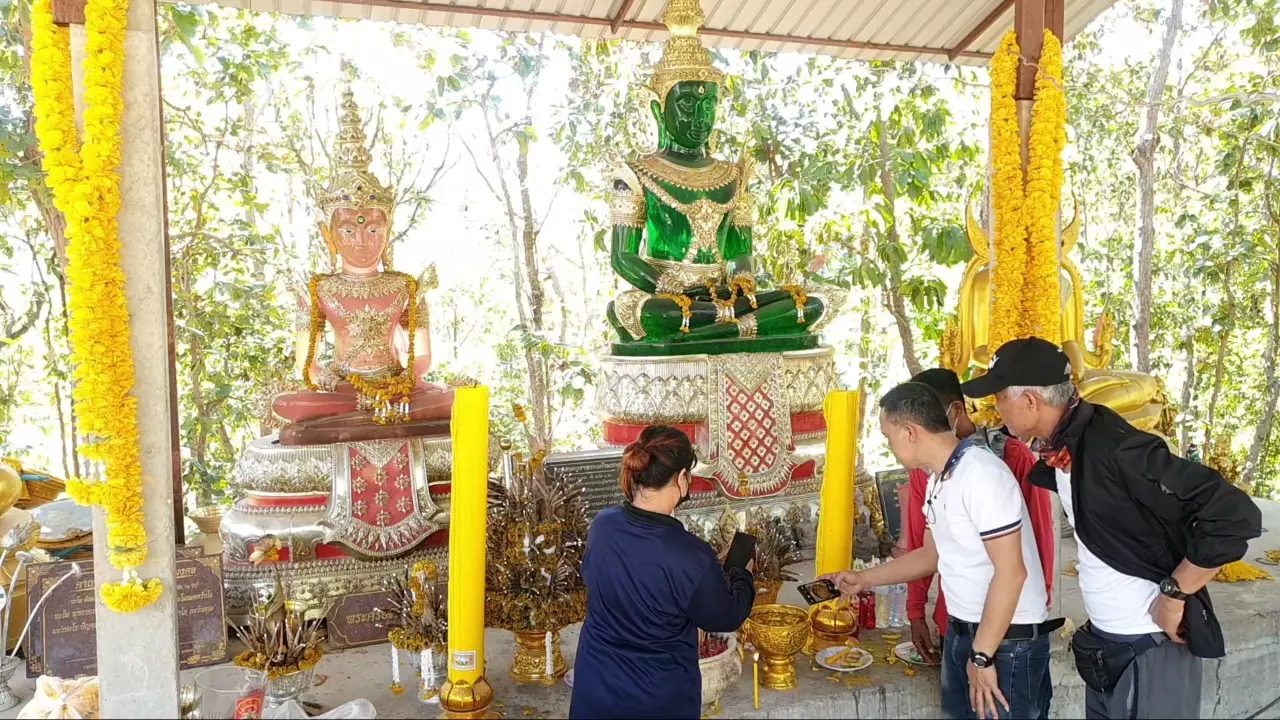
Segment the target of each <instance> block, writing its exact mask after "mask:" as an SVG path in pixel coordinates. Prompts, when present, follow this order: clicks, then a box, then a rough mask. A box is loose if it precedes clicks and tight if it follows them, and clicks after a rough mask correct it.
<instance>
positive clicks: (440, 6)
mask: <svg viewBox="0 0 1280 720" xmlns="http://www.w3.org/2000/svg"><path fill="white" fill-rule="evenodd" d="M341 2H342V3H343V4H345V5H364V6H370V7H385V8H394V9H397V10H420V11H423V12H442V13H452V14H454V15H475V16H479V17H497V18H508V19H514V20H536V21H541V22H546V23H575V24H579V25H595V26H600V27H608V28H610V29H611V30H613V31H614V32H617V31H618V30H619V29H622V28H631V29H635V30H645V31H650V32H652V31H660V32H666V27H665V26H664V25H662V24H660V23H656V22H639V21H636V20H626V19H625V18H620V17H619V16H614V17H612V18H608V17H602V18H601V17H592V16H590V15H570V14H567V13H553V12H539V11H536V10H511V9H507V8H494V7H466V6H461V5H447V4H444V3H436V2H417V1H416V0H341ZM624 9H625V6H624ZM699 32H700V34H701V35H704V36H714V37H722V38H733V39H740V40H760V41H763V42H776V43H787V44H791V45H810V46H818V47H828V48H844V49H849V50H870V51H873V52H884V53H915V54H920V55H934V56H937V57H942V58H951V59H955V58H957V57H967V58H976V59H981V60H985V59H988V58H990V57H991V55H990V53H981V52H972V51H969V50H959V51H952V50H948V49H947V48H934V47H921V46H916V45H894V44H887V43H872V42H863V41H860V40H838V39H835V38H821V37H805V36H801V35H773V34H770V33H757V32H749V31H746V30H721V29H718V28H708V27H704V28H702V30H700V31H699ZM953 52H954V55H953V54H952V53H953Z"/></svg>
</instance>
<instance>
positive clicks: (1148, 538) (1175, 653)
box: [963, 338, 1262, 718]
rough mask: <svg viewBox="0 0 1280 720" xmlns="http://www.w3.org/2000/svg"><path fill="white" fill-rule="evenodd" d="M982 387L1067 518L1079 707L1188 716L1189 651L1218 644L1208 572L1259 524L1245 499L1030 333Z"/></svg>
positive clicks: (1203, 654) (979, 393) (1002, 357)
mask: <svg viewBox="0 0 1280 720" xmlns="http://www.w3.org/2000/svg"><path fill="white" fill-rule="evenodd" d="M963 389H964V393H965V395H967V396H969V397H974V398H979V397H986V396H990V395H994V396H995V398H996V408H997V409H998V410H999V411H1000V415H1001V417H1002V418H1003V419H1004V422H1005V423H1006V425H1007V426H1008V429H1009V430H1010V431H1011V432H1012V433H1013V434H1015V435H1017V436H1018V437H1020V438H1023V439H1025V440H1028V441H1030V442H1031V447H1032V449H1033V450H1035V451H1036V452H1038V453H1039V454H1040V458H1041V459H1040V462H1039V463H1037V465H1036V467H1035V469H1034V470H1033V471H1032V473H1031V481H1032V482H1033V483H1035V484H1036V485H1039V486H1041V487H1044V488H1047V489H1049V490H1052V491H1054V492H1057V493H1058V495H1059V497H1060V498H1061V500H1062V507H1063V510H1064V511H1065V512H1066V516H1067V519H1068V521H1069V522H1071V524H1072V526H1073V527H1074V528H1075V534H1076V544H1077V548H1078V559H1077V566H1078V569H1079V582H1080V592H1081V594H1082V595H1083V597H1084V605H1085V611H1086V612H1087V613H1088V615H1089V622H1088V623H1087V624H1086V625H1085V626H1084V627H1083V628H1081V629H1080V630H1078V631H1077V632H1076V634H1075V636H1074V637H1073V638H1072V640H1071V645H1072V651H1073V653H1074V654H1075V659H1076V666H1077V669H1078V670H1079V672H1080V675H1081V677H1082V678H1083V679H1084V681H1085V684H1086V685H1087V686H1088V690H1087V692H1086V700H1085V715H1086V717H1088V718H1121V717H1123V718H1130V717H1139V718H1143V717H1199V715H1200V684H1201V679H1202V671H1201V658H1219V657H1222V656H1223V655H1224V654H1225V653H1226V649H1225V647H1224V644H1223V638H1222V629H1221V627H1220V626H1219V625H1218V620H1217V617H1216V616H1215V615H1214V612H1213V605H1212V604H1211V602H1210V600H1209V593H1208V590H1207V589H1206V587H1205V586H1206V585H1207V584H1208V582H1209V581H1210V580H1212V579H1213V576H1214V574H1216V573H1217V571H1218V568H1219V567H1221V566H1222V565H1225V564H1226V563H1229V562H1232V561H1235V560H1239V559H1240V558H1241V557H1243V556H1244V554H1245V551H1246V550H1247V549H1248V542H1249V540H1251V539H1253V538H1256V537H1258V535H1260V534H1261V532H1262V526H1261V513H1260V512H1259V510H1258V507H1257V506H1256V505H1254V503H1253V501H1252V500H1251V499H1250V498H1249V497H1248V496H1247V495H1245V494H1244V493H1243V492H1241V491H1240V490H1239V489H1237V488H1235V487H1232V486H1231V485H1229V484H1228V483H1227V482H1226V481H1224V480H1223V479H1222V476H1221V475H1219V474H1218V473H1217V472H1215V471H1214V470H1212V469H1211V468H1208V467H1206V466H1204V465H1200V464H1197V463H1193V462H1189V461H1187V460H1184V459H1182V458H1179V457H1177V456H1175V455H1174V454H1173V453H1171V452H1169V448H1168V446H1167V445H1166V443H1165V442H1164V441H1163V440H1161V439H1160V438H1158V437H1156V436H1154V435H1151V434H1149V433H1145V432H1141V431H1139V430H1137V429H1135V428H1134V427H1133V426H1131V425H1129V424H1128V423H1127V422H1125V421H1124V420H1123V419H1122V418H1121V417H1120V416H1119V415H1117V414H1116V413H1115V412H1113V411H1111V410H1110V409H1108V408H1106V407H1103V406H1101V405H1093V404H1092V403H1088V402H1085V401H1083V400H1081V399H1080V396H1079V393H1078V391H1077V389H1076V387H1075V383H1074V382H1073V380H1072V376H1071V363H1070V361H1069V360H1068V358H1067V356H1066V355H1065V354H1064V353H1063V352H1062V351H1061V350H1060V349H1059V348H1058V347H1057V346H1055V345H1053V344H1052V343H1049V342H1047V341H1045V340H1041V339H1039V338H1028V339H1025V340H1014V341H1012V342H1009V343H1006V344H1005V345H1004V346H1002V347H1001V348H1000V349H999V350H998V351H996V354H995V355H994V356H993V357H992V360H991V367H990V369H989V370H988V371H987V374H985V375H983V376H981V377H978V378H975V379H973V380H971V381H969V382H968V383H965V385H964V388H963Z"/></svg>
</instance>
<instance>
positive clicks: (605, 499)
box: [543, 448, 623, 518]
mask: <svg viewBox="0 0 1280 720" xmlns="http://www.w3.org/2000/svg"><path fill="white" fill-rule="evenodd" d="M543 467H544V470H545V472H546V474H547V477H548V478H567V479H569V480H573V481H577V482H578V483H580V484H581V485H582V494H583V496H584V498H585V499H586V501H587V516H588V517H591V518H594V517H595V516H596V514H597V513H599V512H600V511H601V510H604V509H605V508H608V507H613V506H615V505H621V504H622V501H623V497H622V488H621V487H620V486H619V485H618V473H619V471H620V470H621V469H622V449H621V448H608V449H605V450H580V451H576V452H566V453H553V454H551V455H548V456H547V459H546V462H545V463H544V465H543Z"/></svg>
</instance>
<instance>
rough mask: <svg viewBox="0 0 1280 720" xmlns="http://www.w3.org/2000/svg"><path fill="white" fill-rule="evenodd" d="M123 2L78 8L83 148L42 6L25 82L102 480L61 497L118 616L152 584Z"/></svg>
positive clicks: (151, 591) (101, 0) (83, 409)
mask: <svg viewBox="0 0 1280 720" xmlns="http://www.w3.org/2000/svg"><path fill="white" fill-rule="evenodd" d="M127 12H128V1H127V0H88V2H87V4H86V6H85V60H84V100H85V108H84V118H83V120H84V140H83V145H81V144H80V143H79V142H78V133H77V131H76V125H75V109H74V107H75V106H74V104H73V102H72V80H71V46H70V34H69V32H68V30H67V28H61V27H58V26H57V25H56V24H55V23H54V18H53V8H52V4H51V2H50V0H35V3H34V5H33V7H32V50H33V52H32V58H31V81H32V94H33V98H34V104H35V116H36V136H37V139H38V140H39V142H40V149H41V152H42V154H43V156H44V170H45V174H46V178H47V179H46V182H47V183H48V185H49V188H50V191H51V192H52V193H53V198H54V202H55V204H56V205H57V207H58V209H59V210H60V211H61V212H62V214H63V215H65V216H66V219H67V238H68V245H67V281H68V285H69V289H68V297H67V306H68V311H69V314H70V322H69V336H70V337H69V340H70V345H71V359H72V363H73V365H74V366H75V371H74V377H75V380H76V384H75V389H74V398H75V401H76V410H77V412H78V414H79V417H80V429H81V431H82V432H83V433H84V435H85V437H86V438H87V442H86V444H85V445H84V446H83V448H84V449H83V452H84V454H85V457H86V458H88V459H90V460H93V461H96V462H98V463H101V464H102V466H103V468H104V471H105V476H106V480H105V481H102V482H93V481H85V480H82V479H71V480H69V481H68V482H67V493H68V494H69V495H70V496H71V497H72V498H73V499H74V500H75V501H76V502H79V503H81V504H93V505H98V506H101V507H102V508H103V509H104V510H106V514H107V521H106V525H107V546H108V548H109V553H110V554H109V559H110V562H111V564H112V566H114V567H116V568H118V569H120V570H121V571H123V578H122V580H121V581H120V582H117V583H103V584H102V586H101V589H100V592H101V595H102V601H103V603H104V604H106V606H107V607H109V608H111V609H112V610H114V611H116V612H122V613H128V612H134V611H136V610H139V609H141V608H143V607H146V606H147V605H150V604H152V603H154V602H155V601H156V599H157V598H159V597H160V594H161V592H162V590H163V587H162V585H161V583H160V581H159V580H156V579H152V580H143V579H142V578H141V577H139V576H138V573H137V568H138V567H139V566H141V565H142V563H143V562H144V561H145V560H146V558H147V533H146V529H145V528H144V526H143V515H142V461H141V457H140V450H139V446H138V402H137V399H136V398H134V397H133V396H132V395H131V394H130V393H131V391H132V390H133V386H134V367H133V353H132V348H131V347H130V345H129V338H130V328H129V310H128V307H127V305H126V301H125V294H124V272H123V271H122V270H121V268H120V237H119V228H118V225H117V221H116V216H117V215H118V214H119V212H120V176H119V174H118V170H119V166H120V154H121V136H120V124H121V120H122V117H123V114H124V101H123V99H122V97H121V92H122V89H123V87H124V33H125V25H126V16H127Z"/></svg>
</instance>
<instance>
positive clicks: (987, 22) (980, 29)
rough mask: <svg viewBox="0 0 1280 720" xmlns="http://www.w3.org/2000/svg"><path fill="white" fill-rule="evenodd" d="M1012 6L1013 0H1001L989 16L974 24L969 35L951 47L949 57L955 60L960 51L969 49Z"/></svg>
mask: <svg viewBox="0 0 1280 720" xmlns="http://www.w3.org/2000/svg"><path fill="white" fill-rule="evenodd" d="M1011 7H1013V0H1000V3H999V4H998V5H996V6H995V8H994V9H993V10H992V11H991V12H989V13H987V16H986V17H984V18H982V21H981V22H979V23H978V24H977V25H974V26H973V29H972V30H970V31H969V34H968V35H965V36H964V39H962V40H961V41H960V42H958V43H956V46H955V47H953V48H951V51H950V52H948V53H947V59H948V60H955V59H956V58H958V57H960V53H963V52H964V51H965V50H968V49H969V46H970V45H972V44H973V43H974V41H975V40H977V39H978V38H980V37H982V33H984V32H986V31H987V30H988V29H990V27H991V26H992V25H994V24H995V22H996V21H997V20H999V19H1000V16H1001V15H1004V14H1005V13H1006V12H1008V11H1009V8H1011Z"/></svg>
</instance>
